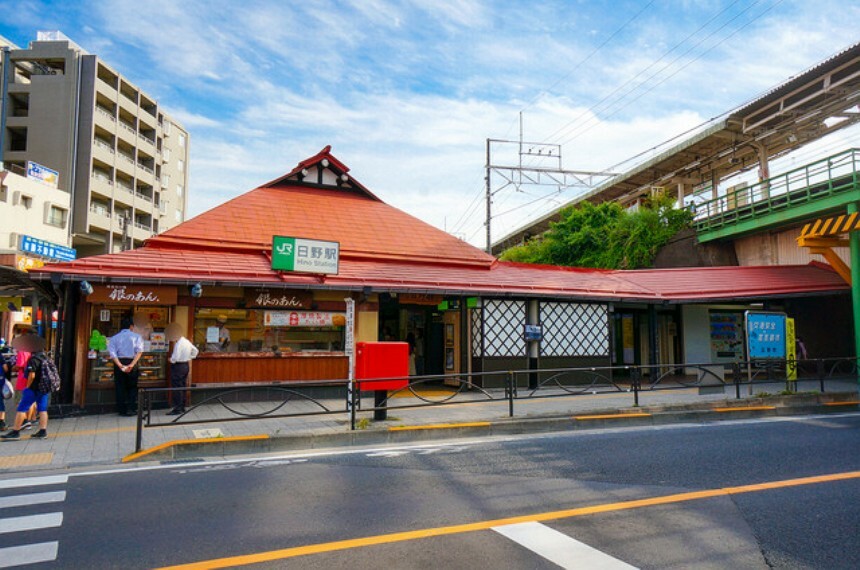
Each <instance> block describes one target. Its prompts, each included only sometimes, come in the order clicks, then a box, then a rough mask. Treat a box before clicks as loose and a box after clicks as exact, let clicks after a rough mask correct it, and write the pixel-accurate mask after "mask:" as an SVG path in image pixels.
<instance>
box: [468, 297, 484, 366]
mask: <svg viewBox="0 0 860 570" xmlns="http://www.w3.org/2000/svg"><path fill="white" fill-rule="evenodd" d="M469 321H470V322H471V323H472V356H481V355H482V351H481V346H483V342H482V341H483V336H482V335H481V309H472V310H471V311H469Z"/></svg>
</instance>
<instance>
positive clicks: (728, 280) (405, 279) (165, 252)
mask: <svg viewBox="0 0 860 570" xmlns="http://www.w3.org/2000/svg"><path fill="white" fill-rule="evenodd" d="M141 268H145V271H142V270H141ZM42 270H43V271H47V272H63V273H65V274H66V275H68V276H76V277H78V278H88V279H98V278H100V277H104V278H107V277H111V278H117V279H130V280H135V281H148V282H170V281H180V282H195V281H201V282H203V283H212V282H219V283H222V284H248V285H251V284H254V285H261V286H272V287H295V288H302V289H304V288H335V289H338V288H340V289H361V288H363V287H372V288H373V289H374V290H376V291H407V290H408V291H415V292H423V291H426V292H435V293H448V294H459V293H465V294H488V295H520V296H545V297H547V296H548V297H559V298H562V297H566V298H574V299H583V300H588V299H592V300H643V301H648V300H651V301H668V302H672V301H713V300H730V299H762V298H769V297H777V296H786V295H796V294H809V293H833V292H840V291H848V290H849V287H848V285H847V284H846V283H845V282H844V281H842V279H841V278H840V277H839V276H838V275H837V274H836V273H835V272H834V271H831V270H829V269H827V268H825V267H822V266H820V265H818V264H810V265H790V266H785V265H783V266H768V267H705V268H702V267H691V268H682V269H653V270H640V271H607V270H600V269H579V268H567V267H549V266H533V265H526V264H519V263H509V262H498V263H496V264H495V265H493V267H492V268H490V269H487V268H477V267H451V266H441V265H432V264H418V263H406V262H388V261H386V262H383V261H367V260H344V261H342V262H341V265H340V270H341V271H340V274H338V275H330V276H326V277H321V276H315V275H306V274H299V273H281V272H277V271H273V270H272V269H271V263H270V261H269V258H268V256H267V255H264V254H263V253H250V252H247V253H224V252H215V251H203V250H178V249H159V248H154V247H144V248H141V249H137V250H132V251H127V252H123V253H121V254H111V255H101V256H96V257H87V258H83V259H79V260H77V261H74V262H69V263H60V264H51V265H48V266H45V267H44V268H42Z"/></svg>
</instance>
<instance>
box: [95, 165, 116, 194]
mask: <svg viewBox="0 0 860 570" xmlns="http://www.w3.org/2000/svg"><path fill="white" fill-rule="evenodd" d="M92 190H93V191H94V192H98V193H99V194H101V195H103V196H110V195H112V194H113V180H111V179H110V177H109V176H108V175H107V174H104V173H101V172H99V171H93V175H92Z"/></svg>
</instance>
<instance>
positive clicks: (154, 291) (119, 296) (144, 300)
mask: <svg viewBox="0 0 860 570" xmlns="http://www.w3.org/2000/svg"><path fill="white" fill-rule="evenodd" d="M87 301H89V302H90V303H104V304H122V305H175V304H176V287H169V286H161V285H94V286H93V292H92V294H91V295H90V296H88V297H87Z"/></svg>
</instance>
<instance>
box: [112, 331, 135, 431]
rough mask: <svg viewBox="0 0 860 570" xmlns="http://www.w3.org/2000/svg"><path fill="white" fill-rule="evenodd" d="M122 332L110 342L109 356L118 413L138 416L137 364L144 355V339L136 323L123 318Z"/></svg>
mask: <svg viewBox="0 0 860 570" xmlns="http://www.w3.org/2000/svg"><path fill="white" fill-rule="evenodd" d="M120 326H121V327H122V330H121V331H120V332H119V333H117V334H115V335H114V336H112V337H111V338H110V340H108V354H109V355H110V358H111V360H112V361H113V382H114V390H115V393H116V411H117V413H118V414H119V415H121V416H134V415H137V379H138V377H139V376H140V369H139V368H138V367H137V363H138V361H139V360H140V356H141V355H142V354H143V338H142V337H141V336H140V335H139V334H137V333H136V332H134V321H133V320H132V319H131V317H123V319H122V322H121V323H120Z"/></svg>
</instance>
